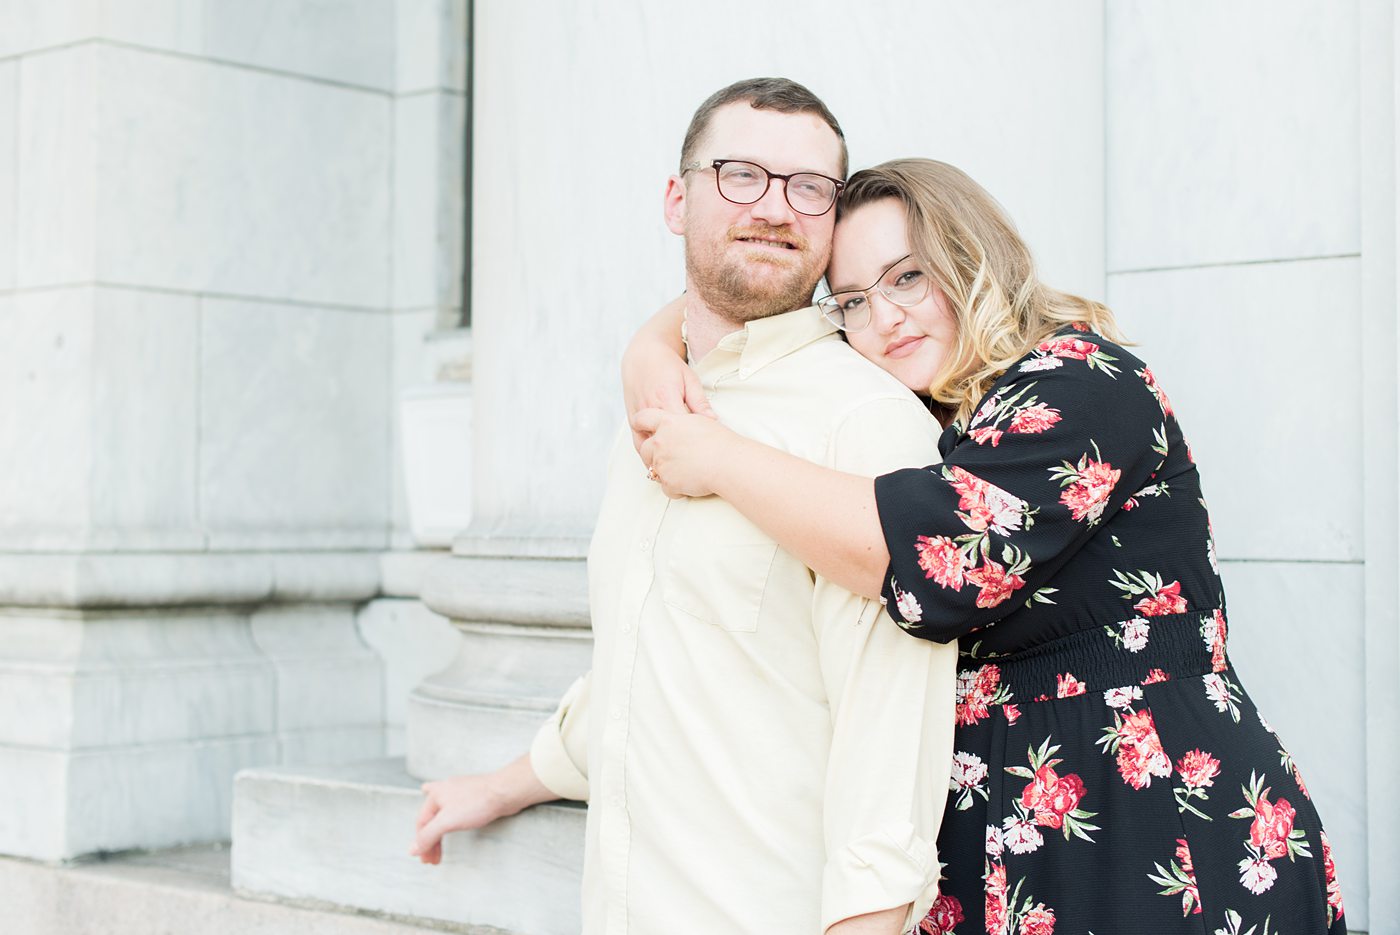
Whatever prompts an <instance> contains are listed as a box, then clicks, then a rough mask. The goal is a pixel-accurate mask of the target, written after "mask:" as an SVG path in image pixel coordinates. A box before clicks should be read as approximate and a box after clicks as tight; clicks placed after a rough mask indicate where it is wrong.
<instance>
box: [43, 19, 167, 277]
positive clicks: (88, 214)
mask: <svg viewBox="0 0 1400 935" xmlns="http://www.w3.org/2000/svg"><path fill="white" fill-rule="evenodd" d="M98 55H99V52H98V49H97V48H96V47H95V46H92V45H80V46H74V47H71V48H67V49H63V50H61V51H57V52H50V53H47V54H44V55H36V56H32V57H26V58H24V59H23V60H21V61H20V62H19V65H18V68H19V151H18V161H19V162H18V169H17V171H18V174H19V193H18V197H17V199H16V207H15V238H16V241H17V244H16V254H15V283H16V285H18V286H21V287H25V286H47V285H71V284H73V283H85V282H91V281H92V280H93V279H94V278H95V268H96V266H95V264H96V255H95V251H96V243H97V239H96V238H97V226H96V202H97V159H98V157H97V150H98V143H99V141H98V118H97V78H98V68H97V61H98ZM132 230H133V228H130V227H128V228H126V229H125V230H124V232H123V233H124V236H126V237H127V238H128V239H130V240H132V241H134V242H135V243H137V244H140V245H141V246H142V247H143V248H144V249H147V250H150V245H151V243H153V242H158V241H153V240H152V239H150V237H149V236H147V237H132V236H131V231H132ZM152 252H158V251H152Z"/></svg>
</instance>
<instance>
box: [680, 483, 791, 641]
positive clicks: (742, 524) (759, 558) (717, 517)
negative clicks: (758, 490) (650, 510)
mask: <svg viewBox="0 0 1400 935" xmlns="http://www.w3.org/2000/svg"><path fill="white" fill-rule="evenodd" d="M672 506H673V507H675V506H680V507H682V509H683V510H684V513H683V515H682V516H681V517H680V518H679V520H678V522H677V524H676V531H675V534H674V536H673V537H672V539H671V543H670V556H669V558H668V559H667V562H666V582H665V585H664V587H663V588H662V592H661V599H662V601H663V602H664V603H665V604H666V606H667V607H668V608H670V609H671V610H672V611H673V614H679V615H680V616H681V617H682V618H692V619H695V620H699V621H702V622H704V623H708V624H710V625H712V626H716V627H719V628H720V629H722V630H728V631H730V632H734V633H752V632H754V631H756V630H757V629H758V621H759V617H760V613H761V611H762V609H763V594H764V591H765V590H766V589H767V587H768V577H769V573H770V572H771V570H772V567H773V558H774V556H776V555H777V553H778V543H776V542H774V541H773V540H772V539H770V538H768V536H766V535H765V534H764V533H763V531H762V530H760V529H759V528H758V527H757V526H755V525H754V524H753V523H751V522H749V521H748V520H746V519H744V517H743V516H742V515H740V513H739V511H737V510H735V509H734V508H733V507H732V506H730V505H729V504H728V503H725V502H724V501H723V500H721V499H719V498H718V497H705V498H703V499H698V500H697V499H691V500H683V501H680V502H679V503H676V504H673V505H672Z"/></svg>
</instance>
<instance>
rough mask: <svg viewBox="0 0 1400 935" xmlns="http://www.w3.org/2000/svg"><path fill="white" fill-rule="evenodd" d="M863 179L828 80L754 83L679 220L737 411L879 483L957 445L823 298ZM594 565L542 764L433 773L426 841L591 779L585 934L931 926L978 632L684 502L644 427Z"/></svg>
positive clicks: (689, 302) (741, 88) (705, 328)
mask: <svg viewBox="0 0 1400 935" xmlns="http://www.w3.org/2000/svg"><path fill="white" fill-rule="evenodd" d="M845 173H846V149H845V142H844V138H843V137H842V134H841V130H840V127H839V125H838V124H837V123H836V120H835V118H834V117H832V116H831V114H830V112H829V111H828V110H827V109H826V107H825V105H823V104H822V103H821V101H820V100H818V99H817V98H816V97H815V96H813V95H812V94H811V92H810V91H807V89H805V88H803V87H801V86H800V85H797V84H795V83H793V82H790V81H786V80H781V79H756V80H752V81H745V82H740V83H739V84H736V85H732V86H731V87H729V88H725V89H724V90H722V91H720V92H718V93H716V94H715V95H714V96H712V97H711V98H710V99H709V100H708V101H706V102H705V104H703V105H701V107H700V109H699V110H698V111H697V112H696V114H695V117H694V119H693V120H692V122H691V127H690V130H689V131H688V132H687V134H686V140H685V144H684V146H683V149H682V154H681V167H680V174H678V175H675V176H672V177H671V179H670V180H669V182H668V184H667V189H666V196H665V216H666V223H667V226H668V227H669V228H670V229H671V230H672V231H673V232H674V233H677V234H681V235H683V236H684V237H685V241H686V283H687V297H686V302H685V304H686V309H685V311H686V339H687V346H688V352H689V356H690V359H691V361H692V363H693V364H694V366H695V368H696V370H697V372H698V375H699V377H700V380H701V382H702V383H703V385H704V387H705V391H706V393H707V395H708V396H709V397H710V403H711V405H712V407H713V409H714V411H715V412H716V414H717V415H718V416H719V417H720V418H721V419H722V420H724V421H725V422H726V423H727V424H728V425H730V426H731V427H732V428H734V429H736V430H737V431H740V432H743V433H745V434H749V435H752V436H754V437H757V438H760V439H762V440H763V441H765V442H768V443H769V444H773V445H777V446H778V447H781V448H784V449H786V450H788V451H791V452H793V453H794V454H798V455H800V456H803V457H806V458H808V459H810V460H813V461H816V462H819V463H822V464H826V465H829V466H832V467H837V468H841V469H843V470H847V471H851V472H856V473H864V474H870V475H873V474H878V473H882V472H884V471H888V470H891V469H894V468H897V467H907V466H910V465H915V464H927V463H931V462H933V461H936V460H937V449H936V440H937V434H938V426H937V423H936V422H935V421H934V420H933V419H932V418H931V417H930V416H929V414H928V413H927V412H926V411H925V410H924V409H923V407H922V406H921V405H920V404H919V403H918V402H917V401H916V400H915V399H914V398H913V397H912V396H911V395H910V394H909V393H908V391H907V390H905V389H904V387H903V386H902V385H900V384H899V383H898V382H897V381H895V380H894V379H893V378H892V377H890V376H889V375H888V374H885V373H884V372H883V371H881V370H879V369H878V368H877V367H875V366H874V365H873V364H870V363H869V362H867V361H865V360H863V359H862V358H861V357H860V356H859V355H857V354H856V353H855V352H854V351H852V350H851V349H850V348H849V347H848V346H847V345H846V344H845V342H844V341H842V340H841V338H840V336H839V334H837V333H836V331H835V329H834V328H833V327H832V326H831V325H829V324H828V323H827V322H826V321H825V320H824V319H822V318H821V316H820V315H819V314H818V313H817V311H816V310H815V309H814V308H810V307H807V308H801V306H804V305H807V304H808V303H809V301H810V298H811V295H812V291H813V288H814V287H815V285H816V283H817V280H818V279H819V278H820V277H821V274H822V270H823V269H824V268H825V266H826V262H827V259H828V256H829V254H830V250H831V236H832V228H833V224H834V217H833V214H834V212H833V210H832V208H833V205H834V202H835V198H836V195H837V194H838V192H839V189H840V184H841V183H840V182H839V181H838V180H839V179H842V178H844V177H845ZM794 308H798V309H799V310H798V311H792V309H794ZM813 507H814V508H820V505H818V504H814V505H813ZM588 561H589V580H590V595H589V600H590V606H591V612H592V618H593V630H594V658H593V669H592V671H591V672H590V673H589V675H587V676H585V677H584V678H583V679H580V680H579V682H578V683H576V684H575V685H574V687H573V688H572V689H571V690H570V691H569V693H568V695H567V696H566V697H565V699H564V700H563V702H562V703H561V705H560V707H559V710H558V711H557V712H556V714H555V715H554V717H553V718H552V719H551V720H550V722H549V723H548V724H546V725H545V727H544V728H543V729H542V730H541V731H540V733H539V734H538V735H537V737H536V739H535V742H534V744H533V746H532V748H531V751H530V753H529V754H528V755H527V756H525V757H522V758H521V759H520V760H517V761H516V762H514V763H512V764H510V765H509V766H507V767H505V768H503V769H502V770H500V771H498V772H497V773H494V774H491V775H489V776H473V777H457V778H455V779H451V780H446V781H444V782H441V783H428V784H427V785H426V786H425V791H426V792H427V796H428V797H427V801H426V802H425V804H424V808H423V812H422V814H421V815H420V817H419V829H420V831H419V838H418V843H417V848H416V852H417V853H420V855H421V856H422V857H423V859H425V860H429V861H432V862H435V861H436V859H438V857H439V855H440V841H441V837H442V834H443V833H445V832H446V831H451V830H460V829H464V828H474V827H480V826H481V825H484V824H486V823H488V822H489V821H491V820H494V819H495V818H498V817H501V816H503V815H508V814H514V813H515V812H517V811H519V810H520V809H521V808H524V807H525V806H527V805H530V804H534V803H536V802H540V801H546V800H549V799H554V798H560V797H562V798H574V799H587V800H588V801H589V811H588V824H587V840H586V844H585V866H584V882H583V891H584V892H583V931H584V932H585V933H586V935H614V933H631V935H660V933H695V935H731V933H753V935H760V933H762V935H779V933H794V935H798V933H800V935H809V933H817V932H823V931H825V932H827V933H828V935H854V933H864V932H872V933H874V932H879V933H889V935H895V933H898V932H901V931H905V930H908V929H910V928H912V927H913V926H914V925H915V924H916V923H917V922H918V921H919V919H920V918H921V917H922V915H923V913H925V912H926V911H927V910H928V908H929V906H930V904H931V903H932V902H933V899H934V896H935V895H936V879H937V868H938V864H937V859H936V852H935V849H934V840H935V838H936V835H937V831H938V824H939V821H940V819H941V817H942V807H943V802H944V801H945V799H946V794H947V782H948V778H947V777H948V775H949V771H950V770H949V766H950V761H951V756H952V749H951V744H952V740H951V738H952V729H953V726H952V715H953V681H954V666H955V662H956V648H955V647H952V646H940V645H938V644H935V643H932V642H929V641H925V640H912V639H910V638H909V637H908V636H906V635H904V634H903V633H901V632H900V631H899V629H898V628H897V627H896V626H895V625H894V624H893V623H892V622H891V621H890V620H889V618H888V617H887V616H886V615H885V614H884V612H883V611H882V610H881V608H880V606H879V605H878V604H877V603H876V602H873V601H869V600H866V599H864V598H861V597H858V596H857V595H854V594H852V593H850V592H848V591H845V590H842V589H840V588H838V587H836V586H835V585H832V584H830V583H829V582H826V581H825V580H823V579H821V578H818V577H816V576H815V575H813V574H812V573H811V572H810V571H809V570H808V569H807V568H806V567H804V566H803V565H802V564H801V563H800V562H798V561H797V560H796V559H795V558H794V557H793V556H791V555H789V554H788V553H786V552H784V551H782V550H781V549H779V548H778V547H777V544H776V543H775V542H774V541H773V540H772V539H770V538H769V537H768V536H766V535H765V534H764V533H763V532H762V531H760V530H759V529H757V528H756V527H755V526H753V525H752V524H750V523H749V522H748V521H747V520H745V519H744V518H743V517H742V516H740V515H739V513H738V512H736V511H735V510H734V509H733V508H731V507H730V506H729V505H728V504H727V503H725V502H724V501H722V500H719V499H718V498H715V497H708V498H703V499H695V500H678V501H670V500H668V499H667V498H666V497H665V495H664V494H663V493H662V492H661V490H660V489H659V488H658V486H657V485H656V484H654V483H652V482H651V481H650V480H649V479H648V478H647V477H646V476H645V474H644V472H643V470H642V468H641V467H640V466H639V464H638V462H637V460H636V456H635V454H634V453H633V452H632V450H631V446H630V444H629V439H628V435H627V433H626V432H623V433H622V434H621V435H620V436H619V439H618V442H617V445H616V447H615V448H614V451H613V455H612V460H611V464H610V468H609V476H608V482H607V489H606V492H605V494H604V498H603V505H602V509H601V512H600V514H599V518H598V526H597V529H596V531H595V534H594V538H593V541H592V545H591V547H590V550H589V559H588Z"/></svg>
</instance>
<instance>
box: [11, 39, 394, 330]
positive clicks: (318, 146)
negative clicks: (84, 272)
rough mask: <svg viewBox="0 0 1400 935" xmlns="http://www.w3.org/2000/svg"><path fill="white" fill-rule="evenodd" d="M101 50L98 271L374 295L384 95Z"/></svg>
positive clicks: (171, 284) (185, 286)
mask: <svg viewBox="0 0 1400 935" xmlns="http://www.w3.org/2000/svg"><path fill="white" fill-rule="evenodd" d="M99 62H100V67H99V69H98V72H99V74H98V77H99V78H100V81H101V84H102V87H103V89H104V90H103V107H102V109H101V152H100V154H99V156H100V159H99V173H100V177H101V182H100V186H99V190H98V193H97V217H98V228H99V238H100V240H99V246H98V268H99V271H100V276H101V278H102V279H103V281H106V282H117V283H124V284H137V285H142V286H161V287H168V288H173V289H182V290H191V291H199V292H205V293H224V294H235V295H244V296H260V297H269V298H277V299H295V300H299V301H306V302H316V303H323V304H338V305H352V306H360V307H375V308H382V307H384V306H386V305H387V302H388V297H389V251H390V244H389V238H390V217H389V201H390V198H389V187H390V171H389V156H390V136H391V133H392V124H391V121H392V114H391V106H390V103H389V98H388V97H387V96H386V95H382V94H375V93H368V92H363V91H356V90H349V89H345V88H338V87H331V86H327V85H324V84H317V83H313V82H306V81H300V80H298V79H295V78H288V77H284V76H278V75H269V74H265V73H261V72H256V71H250V70H246V69H240V68H233V67H228V66H224V65H214V64H207V63H203V62H197V61H192V60H189V59H183V58H176V57H172V56H167V55H159V54H152V53H148V52H142V51H134V50H131V49H126V48H117V47H103V48H101V50H100V52H99ZM26 80H27V79H26ZM25 95H26V98H27V96H28V85H27V84H26V85H25ZM89 209H90V210H91V206H89ZM133 231H140V232H141V236H133V235H132V232H133Z"/></svg>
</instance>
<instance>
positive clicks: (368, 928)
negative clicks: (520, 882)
mask: <svg viewBox="0 0 1400 935" xmlns="http://www.w3.org/2000/svg"><path fill="white" fill-rule="evenodd" d="M0 906H3V907H4V909H3V911H0V920H3V922H2V923H0V931H4V932H7V933H15V935H247V933H249V932H257V933H258V935H438V933H441V932H442V931H444V930H447V931H454V932H460V933H464V935H516V933H510V932H505V931H503V930H501V929H493V928H485V927H476V926H462V925H433V926H432V927H424V926H423V925H417V924H414V923H412V922H409V921H405V920H402V919H394V918H391V917H387V916H372V915H366V914H356V913H351V912H346V911H343V910H342V911H336V910H334V909H330V908H327V907H312V906H310V905H291V904H288V903H282V902H255V901H252V900H249V899H244V898H242V897H240V896H238V895H236V894H235V893H234V892H233V890H232V889H231V888H230V886H229V851H228V848H227V847H226V846H223V845H206V846H201V847H192V848H180V849H175V850H167V851H153V852H144V853H127V854H122V855H118V856H114V857H109V858H107V859H105V860H99V861H91V862H85V863H79V864H71V865H53V864H42V863H35V862H31V861H27V860H21V859H18V858H7V857H6V858H0ZM521 935H524V933H521ZM532 935H533V933H532Z"/></svg>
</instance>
